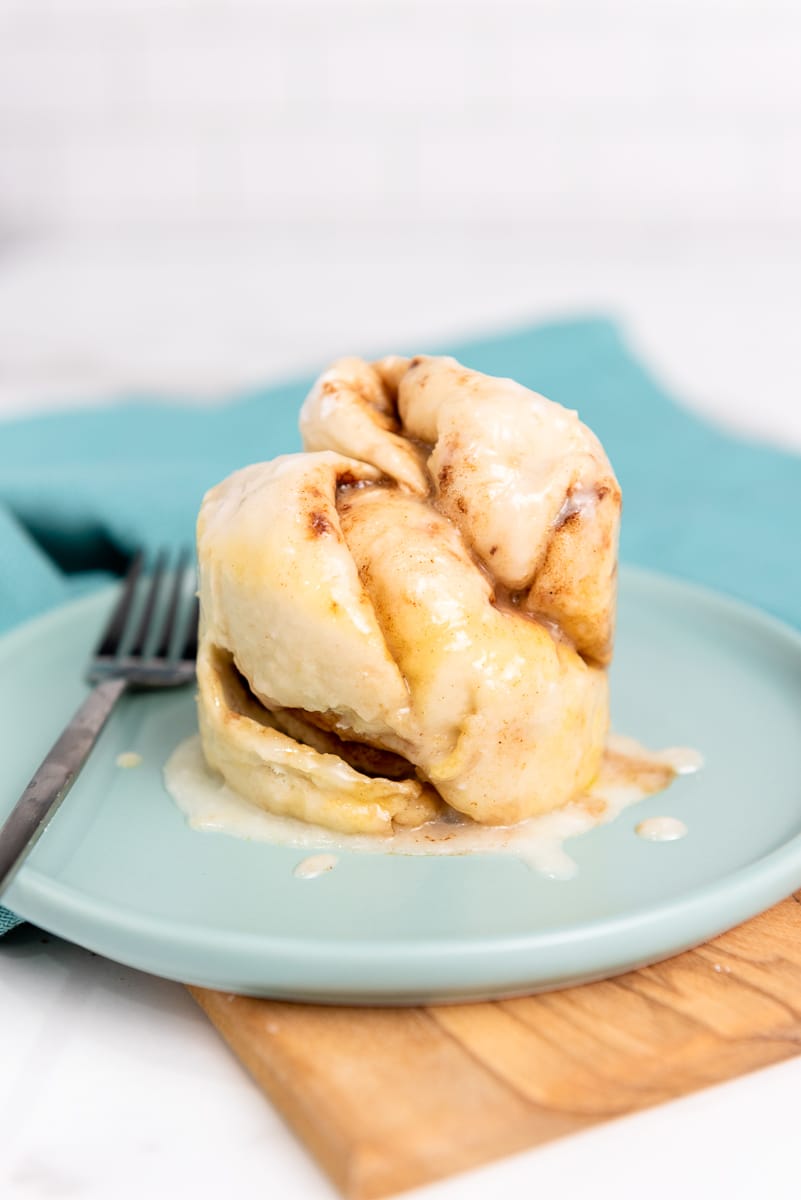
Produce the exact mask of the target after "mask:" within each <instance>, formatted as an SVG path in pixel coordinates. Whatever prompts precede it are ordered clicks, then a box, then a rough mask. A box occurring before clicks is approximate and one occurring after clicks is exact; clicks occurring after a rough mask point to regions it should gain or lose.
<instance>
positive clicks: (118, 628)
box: [95, 550, 144, 658]
mask: <svg viewBox="0 0 801 1200" xmlns="http://www.w3.org/2000/svg"><path fill="white" fill-rule="evenodd" d="M143 562H144V554H143V553H142V551H141V550H137V552H136V554H135V555H134V557H133V559H132V560H131V564H130V566H129V567H128V573H127V575H126V576H125V584H124V586H123V589H122V595H121V596H120V598H119V600H118V601H117V604H116V606H115V608H114V611H113V613H112V614H111V616H110V618H109V622H108V624H107V625H106V628H105V629H104V630H103V634H102V636H101V638H100V644H99V645H98V647H97V649H96V650H95V657H96V658H113V657H114V655H115V654H116V653H117V651H118V650H119V648H120V642H121V641H122V636H123V634H124V632H125V626H126V625H127V624H128V618H129V616H130V612H131V608H132V606H133V598H134V593H135V592H136V584H137V581H138V579H139V576H140V574H141V572H142V563H143Z"/></svg>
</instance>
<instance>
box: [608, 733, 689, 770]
mask: <svg viewBox="0 0 801 1200" xmlns="http://www.w3.org/2000/svg"><path fill="white" fill-rule="evenodd" d="M607 744H608V746H609V748H610V749H613V750H615V751H616V752H617V753H618V754H624V755H627V756H630V757H631V758H641V757H643V756H646V757H647V758H648V759H649V760H650V761H651V762H652V763H663V764H664V765H665V766H666V767H670V769H671V770H672V771H674V772H675V773H676V774H677V775H694V774H695V773H696V771H700V770H701V768H702V767H703V765H704V756H703V754H701V752H700V750H694V749H693V748H692V746H669V747H668V749H667V750H644V749H643V747H642V746H641V745H640V743H639V742H638V741H636V740H635V739H634V738H630V737H625V736H624V735H623V734H620V733H615V734H612V736H611V737H610V738H609V741H608V743H607Z"/></svg>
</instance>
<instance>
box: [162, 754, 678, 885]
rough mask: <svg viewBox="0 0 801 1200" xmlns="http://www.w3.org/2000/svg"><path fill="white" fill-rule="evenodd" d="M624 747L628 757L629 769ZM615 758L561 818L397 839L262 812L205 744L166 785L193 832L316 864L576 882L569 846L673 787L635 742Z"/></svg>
mask: <svg viewBox="0 0 801 1200" xmlns="http://www.w3.org/2000/svg"><path fill="white" fill-rule="evenodd" d="M621 743H622V744H624V745H625V747H626V755H627V756H628V758H627V759H626V761H624V762H623V765H622V766H621V757H622V751H621ZM609 751H610V754H609V755H608V756H607V760H606V762H605V764H604V767H603V768H602V770H601V774H600V776H599V778H598V780H597V781H596V782H595V784H594V785H593V786H592V788H591V789H590V790H589V792H588V793H587V794H586V795H585V796H583V797H581V799H580V800H577V801H575V802H574V803H572V804H568V805H566V806H565V807H564V808H560V809H558V810H556V811H555V812H550V813H547V814H545V815H544V816H540V817H532V818H531V819H529V820H527V821H522V822H520V824H518V825H510V826H491V825H479V824H476V823H475V822H474V821H471V820H469V819H468V818H465V817H462V816H460V814H458V813H455V812H451V813H449V814H448V817H447V818H442V819H440V820H437V821H430V822H428V824H426V825H422V826H419V827H418V828H416V829H398V830H397V831H396V832H395V833H393V834H392V835H391V836H381V835H375V834H341V833H335V832H333V831H332V830H330V829H324V828H322V827H321V826H319V825H310V824H307V823H306V822H303V821H298V820H295V819H294V818H292V817H281V816H276V815H275V814H273V813H269V812H266V811H265V810H263V809H261V808H257V807H256V806H255V805H253V804H251V803H249V802H248V801H247V800H245V799H243V798H242V797H241V796H239V795H237V793H236V792H234V791H232V790H231V789H230V788H229V787H227V786H226V784H225V783H224V782H223V780H222V778H221V777H220V776H219V775H217V774H216V773H215V772H212V771H210V770H209V768H208V767H207V765H206V763H205V760H204V758H203V752H202V749H201V745H200V739H199V738H198V737H191V738H188V739H187V740H186V741H184V742H182V743H181V744H180V745H179V746H178V747H177V749H176V750H175V751H174V752H173V754H172V755H171V757H170V759H169V761H168V762H167V765H166V767H165V771H164V777H165V783H166V786H167V790H168V791H169V793H170V795H171V796H172V797H173V799H174V800H175V802H176V803H177V805H178V807H179V808H180V809H181V811H182V812H183V813H184V814H185V815H186V817H187V820H188V821H189V824H190V825H191V826H192V828H193V829H198V830H205V831H208V832H217V833H227V834H229V835H231V836H233V837H240V838H246V839H252V840H254V841H264V842H271V843H273V844H274V845H283V846H295V847H299V848H304V849H305V848H308V849H309V850H315V851H318V852H321V853H318V854H317V855H315V856H314V859H317V860H319V859H320V858H321V857H323V858H326V859H327V858H328V857H329V856H330V855H329V854H328V853H326V852H330V851H332V850H349V851H355V852H358V853H372V854H407V855H429V854H437V855H457V854H508V855H511V856H513V857H515V858H519V859H522V860H523V861H524V862H526V863H527V864H528V865H529V866H530V867H532V868H533V869H534V870H536V871H539V872H540V873H541V874H543V875H546V876H548V877H549V878H551V879H570V878H572V876H573V875H575V873H576V870H577V868H576V864H575V863H574V861H573V859H572V858H571V857H570V856H569V855H568V854H567V852H566V851H565V849H564V843H565V841H566V840H567V839H568V838H571V837H577V836H578V835H579V834H582V833H586V832H587V831H588V830H590V829H593V828H595V827H596V826H597V825H605V824H607V823H608V822H609V821H613V820H614V819H615V817H617V816H618V815H619V814H620V813H621V812H622V811H623V809H624V808H627V807H628V806H629V805H630V804H634V803H636V801H638V800H641V799H642V798H643V796H645V795H647V794H649V793H652V792H653V791H655V790H658V786H666V784H667V783H668V782H669V781H670V775H669V774H667V773H666V777H665V779H664V781H663V782H662V783H661V785H658V786H657V787H655V786H654V782H653V774H654V770H655V769H656V771H657V773H658V771H659V768H660V767H666V766H667V767H668V768H670V764H669V763H665V762H664V759H663V756H660V755H651V754H649V752H648V751H646V750H644V749H643V748H642V747H641V746H639V745H638V743H636V742H633V741H632V740H631V739H619V738H611V739H610V743H609ZM664 753H667V752H663V754H664ZM614 756H617V760H618V761H617V762H616V763H615V762H614V761H613V758H614ZM623 757H625V756H623ZM677 758H681V755H678V754H677ZM638 774H639V778H638ZM646 777H648V782H647V783H646ZM301 865H303V864H301Z"/></svg>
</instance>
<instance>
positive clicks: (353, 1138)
mask: <svg viewBox="0 0 801 1200" xmlns="http://www.w3.org/2000/svg"><path fill="white" fill-rule="evenodd" d="M190 991H191V992H192V995H193V996H194V997H195V999H196V1000H197V1002H198V1004H200V1006H201V1008H203V1010H204V1011H205V1012H206V1013H207V1014H208V1016H209V1017H210V1019H211V1020H212V1021H213V1022H214V1024H215V1025H216V1027H217V1029H218V1030H219V1031H220V1033H221V1034H222V1036H223V1037H224V1038H225V1040H226V1041H227V1042H228V1045H229V1046H230V1047H231V1049H232V1050H233V1051H234V1053H235V1054H236V1055H237V1057H238V1058H239V1059H240V1060H241V1061H242V1063H243V1064H244V1065H245V1067H247V1069H248V1070H249V1071H250V1073H251V1074H252V1075H253V1077H254V1079H255V1080H256V1082H257V1083H258V1085H259V1086H260V1087H261V1088H262V1089H263V1091H264V1092H265V1093H266V1095H267V1096H268V1097H269V1098H270V1100H271V1101H272V1102H273V1103H274V1104H275V1105H276V1107H277V1108H278V1109H279V1110H280V1112H281V1113H283V1115H284V1117H285V1118H286V1120H287V1121H288V1122H289V1124H290V1125H291V1127H292V1128H293V1129H294V1130H295V1132H296V1133H297V1134H298V1136H299V1137H300V1138H302V1139H303V1141H304V1142H305V1143H306V1145H307V1146H308V1148H309V1150H310V1151H311V1152H312V1153H313V1154H314V1155H315V1157H316V1158H317V1160H318V1162H319V1163H320V1165H321V1166H322V1167H323V1168H324V1170H325V1171H327V1172H328V1174H329V1175H330V1177H331V1179H332V1180H333V1181H334V1183H335V1184H336V1185H337V1187H338V1188H339V1189H340V1190H341V1192H342V1193H343V1194H344V1195H345V1196H347V1197H351V1198H353V1200H373V1198H374V1197H381V1196H389V1195H392V1194H393V1193H396V1192H399V1191H403V1190H404V1189H406V1188H411V1187H415V1186H418V1185H420V1184H423V1183H428V1182H431V1181H432V1180H435V1179H440V1178H442V1177H443V1176H446V1175H450V1174H452V1173H453V1172H456V1171H464V1170H466V1169H468V1168H470V1167H475V1166H478V1165H479V1164H480V1163H484V1162H487V1161H489V1160H490V1159H494V1158H499V1157H501V1156H502V1155H505V1154H511V1153H513V1152H516V1151H520V1150H524V1149H527V1148H529V1147H531V1146H537V1145H539V1144H541V1143H542V1142H547V1141H550V1140H551V1139H552V1138H557V1137H562V1136H563V1135H565V1134H568V1133H573V1132H574V1131H576V1130H580V1129H585V1128H586V1127H587V1126H589V1125H594V1124H596V1123H598V1122H599V1121H605V1120H608V1119H610V1118H612V1117H618V1116H621V1115H622V1114H624V1113H630V1112H635V1111H636V1110H637V1109H641V1108H646V1107H649V1106H650V1105H653V1104H659V1103H661V1102H662V1101H663V1100H669V1099H671V1098H673V1097H676V1096H682V1095H684V1094H685V1093H687V1092H692V1091H695V1090H696V1089H697V1088H702V1087H706V1086H707V1085H709V1084H713V1083H720V1082H721V1081H723V1080H725V1079H731V1078H733V1077H734V1076H736V1075H740V1074H743V1073H744V1072H746V1071H752V1070H754V1069H755V1068H756V1067H762V1066H767V1065H768V1064H770V1063H775V1062H778V1061H780V1060H781V1059H784V1058H788V1057H790V1056H791V1055H794V1054H797V1053H798V1052H799V1049H801V892H798V893H796V894H795V895H794V896H792V897H791V898H790V899H788V900H784V901H783V902H782V903H781V904H779V905H777V906H776V907H775V908H773V909H771V910H770V911H769V912H767V913H765V914H763V915H762V916H760V917H757V918H755V919H754V920H752V921H749V922H748V923H747V924H745V925H741V926H740V927H739V928H738V929H734V930H732V931H731V932H730V933H726V934H724V935H723V936H722V937H719V938H716V939H715V940H714V941H713V942H710V943H709V944H708V945H706V946H702V947H700V948H699V949H697V950H690V951H688V952H687V953H686V954H681V955H678V956H677V957H676V958H672V959H669V960H668V961H666V962H663V963H660V964H658V965H657V966H654V967H645V968H643V969H642V970H640V971H633V972H631V973H630V974H628V975H623V976H620V977H619V978H617V979H612V980H608V981H605V982H602V983H593V984H588V985H586V986H584V987H574V988H568V989H567V990H565V991H561V992H550V993H545V994H543V995H539V996H529V997H526V998H524V999H517V1000H501V1001H497V1002H494V1003H487V1004H464V1005H444V1006H439V1007H431V1008H429V1007H426V1008H405V1009H404V1008H394V1009H388V1008H385V1009H380V1008H374V1009H365V1008H325V1007H317V1006H312V1005H303V1004H287V1003H277V1002H274V1001H270V1000H252V999H249V998H247V997H244V996H232V995H230V994H227V993H224V992H213V991H207V990H205V989H201V988H190Z"/></svg>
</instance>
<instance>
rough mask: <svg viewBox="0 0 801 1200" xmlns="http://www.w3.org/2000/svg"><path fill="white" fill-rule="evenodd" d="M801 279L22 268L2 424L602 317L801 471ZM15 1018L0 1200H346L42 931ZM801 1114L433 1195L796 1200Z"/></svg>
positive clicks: (602, 258)
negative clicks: (790, 450) (348, 358)
mask: <svg viewBox="0 0 801 1200" xmlns="http://www.w3.org/2000/svg"><path fill="white" fill-rule="evenodd" d="M799 257H801V256H800V255H799V248H798V247H797V246H796V247H794V248H790V249H789V250H788V248H787V247H785V246H778V245H775V244H772V243H771V241H770V239H769V238H767V237H766V238H764V239H762V240H761V241H759V240H757V241H752V243H750V244H749V245H748V246H747V247H746V250H744V249H743V245H742V242H741V241H740V240H739V239H737V240H732V241H731V242H727V241H726V239H725V238H723V239H721V240H720V241H718V242H717V243H715V244H712V245H710V244H709V242H708V240H706V239H705V240H704V241H703V242H700V241H699V242H693V241H692V239H690V240H686V239H685V240H684V241H683V242H681V243H680V244H678V245H675V244H670V243H669V239H668V240H667V241H665V240H664V239H662V240H660V241H659V242H658V243H655V242H654V241H653V240H651V241H649V240H648V239H644V240H643V244H642V246H641V247H640V246H638V244H637V240H636V237H635V238H632V237H631V236H630V235H629V236H627V239H626V242H625V247H620V248H616V247H615V245H614V244H609V242H608V241H607V242H606V244H605V245H604V247H603V248H602V249H599V248H598V247H597V246H595V247H592V246H589V245H587V246H585V245H581V244H578V243H577V242H576V239H575V238H572V239H571V240H570V244H564V245H559V243H558V241H557V243H554V242H553V240H552V239H550V240H549V244H548V245H547V246H542V245H537V244H531V245H523V246H521V244H520V243H519V241H515V239H514V238H513V237H511V236H509V237H508V238H505V237H504V236H503V235H500V234H495V235H493V236H492V237H489V236H488V237H487V239H486V240H485V241H484V242H483V243H482V244H480V245H478V246H476V247H474V251H473V253H472V254H471V256H470V259H469V262H468V261H467V259H466V258H465V255H464V252H463V248H461V247H460V245H459V243H458V239H454V240H453V241H452V242H451V243H450V244H449V242H448V239H447V237H445V238H437V239H436V242H431V243H429V244H425V243H421V242H419V241H418V240H416V239H409V240H408V242H406V243H405V244H404V242H403V238H398V239H396V240H394V241H393V242H392V244H391V245H390V246H387V244H381V245H375V246H370V244H369V238H368V239H367V240H365V238H364V237H363V236H360V238H359V240H358V245H357V244H356V243H354V244H353V245H351V244H349V243H348V242H347V240H343V239H341V238H340V239H336V240H334V241H333V242H332V241H327V240H325V239H321V241H320V244H319V245H317V246H312V245H310V244H309V242H308V240H307V241H306V242H305V243H304V244H303V246H299V245H297V244H294V243H293V241H292V239H291V237H281V238H279V237H276V238H275V239H272V240H270V241H266V240H261V241H259V243H258V244H253V243H252V242H247V241H246V240H243V239H241V238H228V239H226V238H221V237H220V238H217V240H216V241H215V242H214V243H213V244H209V243H208V242H206V241H204V242H203V243H202V244H200V243H197V244H195V243H192V242H186V241H184V242H180V243H176V242H175V241H174V240H173V239H166V240H162V241H161V242H159V241H158V239H150V240H147V241H143V242H142V244H141V245H130V244H128V245H126V246H121V245H118V244H116V243H113V242H103V241H98V240H96V239H95V240H92V241H88V242H86V241H84V242H81V241H76V240H73V241H71V242H69V243H65V244H59V243H56V244H47V243H43V244H34V245H30V246H21V247H19V248H17V247H13V246H12V247H11V248H10V249H9V250H8V252H7V253H6V254H5V255H4V256H0V388H1V389H2V392H1V393H0V413H3V414H8V415H11V414H14V413H17V414H18V413H22V412H30V411H36V410H42V409H47V408H53V407H63V406H67V405H74V404H76V403H79V402H80V403H85V402H88V403H110V402H113V401H114V398H115V397H116V396H119V395H122V394H123V393H124V392H126V391H130V390H131V389H136V390H137V391H141V390H143V389H148V390H154V391H159V392H161V393H162V394H164V393H170V394H174V395H192V396H195V397H196V398H197V399H198V400H199V401H200V402H203V403H211V402H213V399H214V397H215V396H216V395H219V394H221V393H222V392H224V391H228V390H230V389H231V388H233V387H236V386H239V385H241V384H245V383H252V382H254V381H256V380H259V381H261V380H266V379H268V378H270V377H275V376H278V375H281V376H284V375H286V374H287V373H288V372H289V371H291V370H293V369H295V368H299V367H308V366H317V365H318V364H319V363H321V362H322V361H323V360H324V359H325V358H326V357H328V356H330V355H332V354H337V353H343V352H345V351H351V350H361V349H368V350H369V349H372V348H376V349H385V350H390V349H391V348H392V345H393V342H397V341H398V340H401V339H402V340H403V341H404V342H406V343H408V342H409V341H411V340H414V339H415V338H419V339H420V340H421V341H425V342H426V343H428V344H432V343H436V342H441V341H442V340H444V339H445V338H447V337H449V336H451V335H455V334H464V333H469V332H471V331H474V330H475V331H484V330H486V329H488V328H493V327H501V326H502V325H503V324H504V323H505V322H510V321H514V322H516V323H519V322H520V321H522V320H526V319H531V318H533V319H536V318H539V317H544V316H546V315H554V314H559V313H565V312H570V311H576V310H579V311H587V310H599V311H605V312H610V313H611V314H612V315H617V316H618V317H619V318H620V319H621V320H622V321H623V323H624V324H625V326H626V328H627V329H628V330H629V332H630V336H631V339H632V342H633V345H634V346H635V348H636V349H637V350H639V352H640V353H641V354H643V355H644V356H645V357H646V358H647V359H648V361H650V362H651V364H652V365H653V366H654V368H655V369H656V370H657V371H658V372H659V373H661V375H662V376H663V377H664V379H665V380H666V382H667V383H668V385H669V386H670V387H671V388H672V390H673V391H674V392H675V393H677V394H678V395H679V396H680V397H681V398H682V399H683V400H684V402H686V403H688V404H690V405H693V406H694V407H697V408H698V409H699V410H701V411H704V412H706V413H707V414H708V415H709V416H711V417H712V418H713V419H716V420H720V421H722V422H724V423H726V424H729V425H731V426H734V427H737V428H740V429H742V430H745V431H747V432H749V433H750V434H752V435H754V436H759V437H765V438H768V439H770V440H773V441H775V442H778V443H781V444H784V445H787V444H791V445H795V446H798V447H801V405H799V404H798V402H797V389H798V356H797V336H798V328H799V320H798V319H799V308H798V292H797V280H798V278H799V269H798V268H799V265H800V264H799ZM387 278H391V279H392V281H393V286H392V287H391V288H389V289H387V288H386V286H383V288H381V285H382V283H383V284H385V282H386V280H387ZM379 288H381V290H380V291H379ZM376 295H380V297H381V303H380V304H376V302H375V296H376ZM0 436H2V431H1V429H0ZM0 1012H2V1021H1V1022H0V1063H2V1071H0V1194H2V1196H3V1197H4V1200H30V1198H35V1200H39V1198H43V1200H44V1198H49V1197H67V1196H69V1197H75V1198H76V1200H108V1198H109V1197H113V1198H114V1200H134V1198H136V1200H141V1197H142V1196H144V1195H153V1196H156V1197H160V1196H167V1195H171V1194H174V1193H178V1192H180V1193H181V1194H187V1195H191V1196H192V1197H193V1200H217V1197H218V1196H220V1195H231V1196H240V1195H247V1194H250V1193H254V1194H266V1195H270V1196H277V1197H296V1196H298V1197H300V1196H302V1197H304V1198H306V1200H317V1198H319V1200H324V1198H329V1197H331V1196H333V1194H334V1193H333V1191H332V1189H331V1187H330V1185H329V1184H328V1183H327V1181H326V1180H325V1179H324V1178H323V1177H322V1175H321V1174H320V1173H319V1172H318V1170H317V1168H316V1167H315V1166H314V1164H313V1163H312V1162H311V1160H310V1159H309V1158H308V1156H307V1155H306V1153H305V1151H304V1150H303V1149H302V1147H301V1146H300V1145H299V1144H298V1143H297V1142H296V1141H295V1139H294V1138H293V1136H292V1135H291V1134H290V1133H289V1132H288V1131H287V1129H286V1128H285V1127H284V1125H283V1123H282V1122H281V1120H280V1119H279V1117H278V1116H277V1115H276V1114H275V1112H274V1111H273V1110H272V1109H271V1107H270V1106H269V1104H267V1102H266V1101H265V1100H264V1098H263V1096H262V1095H261V1093H260V1092H259V1091H258V1090H257V1089H256V1087H255V1086H254V1085H253V1084H252V1083H251V1081H250V1079H249V1078H248V1076H247V1075H246V1074H245V1072H244V1071H243V1070H242V1068H240V1066H239V1064H238V1063H237V1062H236V1060H235V1059H234V1058H233V1057H232V1055H231V1054H230V1053H229V1051H228V1050H227V1049H226V1047H225V1046H224V1044H223V1043H222V1041H221V1040H220V1039H219V1037H218V1035H217V1034H216V1032H215V1031H214V1030H213V1028H212V1027H211V1026H210V1025H209V1024H208V1022H207V1021H206V1019H205V1018H204V1017H203V1016H202V1014H201V1013H200V1011H199V1010H198V1009H197V1008H196V1007H195V1005H194V1003H193V1002H192V1000H191V999H190V998H189V996H188V994H187V993H186V992H185V991H184V989H183V988H181V987H180V986H178V985H176V984H172V983H168V982H165V981H163V980H159V979H155V978H152V977H150V976H146V975H143V974H141V973H138V972H136V971H132V970H129V969H127V968H125V967H122V966H119V965H117V964H115V963H113V962H109V961H106V960H103V959H100V958H98V957H96V956H94V955H92V954H89V953H87V952H86V951H84V950H81V949H79V948H77V947H74V946H71V945H68V944H66V943H64V942H61V941H59V940H57V939H54V938H51V937H49V936H47V935H45V934H42V933H41V932H40V931H38V930H35V929H31V928H26V929H22V930H18V931H16V932H15V933H14V934H13V935H12V936H11V937H10V938H9V939H8V941H7V942H6V943H5V944H4V945H3V946H2V948H1V949H0ZM800 1090H801V1060H796V1061H791V1062H788V1063H785V1064H782V1065H780V1066H777V1067H773V1068H770V1069H768V1070H763V1071H759V1072H757V1073H755V1074H753V1075H751V1076H749V1077H747V1078H743V1079H740V1080H737V1081H735V1082H732V1083H729V1084H726V1085H723V1086H720V1087H716V1088H712V1089H708V1090H706V1091H703V1092H700V1093H698V1094H697V1095H694V1096H691V1097H689V1098H687V1099H684V1100H681V1101H677V1102H674V1103H671V1104H666V1105H662V1106H660V1107H659V1108H657V1109H654V1110H652V1111H650V1112H647V1113H643V1114H640V1115H638V1116H634V1117H629V1118H626V1119H623V1120H618V1121H615V1122H612V1123H610V1124H607V1125H604V1126H601V1127H599V1128H596V1129H594V1130H593V1131H591V1132H589V1133H585V1134H582V1135H580V1136H576V1137H573V1138H569V1139H567V1140H565V1141H562V1142H558V1143H554V1144H552V1145H550V1146H547V1147H545V1148H543V1149H538V1150H536V1151H532V1152H530V1153H526V1154H522V1155H519V1156H517V1157H515V1158H511V1159H507V1160H505V1161H503V1162H501V1163H498V1164H495V1165H492V1166H489V1167H487V1168H484V1169H482V1170H478V1171H474V1172H471V1173H469V1174H467V1175H464V1176H461V1177H458V1178H454V1179H451V1180H448V1181H446V1182H443V1183H441V1184H438V1185H435V1186H432V1187H430V1188H427V1189H423V1190H421V1191H420V1192H418V1193H416V1195H419V1196H421V1197H422V1196H426V1197H431V1200H435V1198H436V1200H468V1198H472V1197H484V1196H486V1195H488V1194H495V1193H498V1194H500V1193H502V1194H503V1195H504V1196H505V1197H507V1200H523V1198H524V1197H525V1198H526V1200H528V1198H529V1197H530V1196H533V1195H543V1194H544V1195H553V1194H557V1195H566V1196H579V1195H591V1196H593V1197H596V1198H598V1200H600V1198H602V1197H610V1198H611V1197H613V1196H614V1197H615V1200H635V1197H636V1198H637V1200H640V1197H641V1196H642V1195H643V1194H644V1193H647V1195H648V1197H649V1200H668V1197H670V1200H674V1197H675V1196H676V1195H677V1194H683V1195H689V1196H699V1197H700V1196H702V1195H703V1196H706V1195H721V1194H727V1195H730V1196H735V1197H739V1196H751V1195H753V1194H755V1193H757V1192H758V1193H762V1194H765V1195H767V1196H770V1197H771V1200H784V1198H785V1197H786V1198H787V1200H789V1198H790V1197H796V1196H797V1195H798V1193H799V1182H798V1179H799V1164H798V1152H797V1119H796V1104H797V1097H798V1094H799V1091H800Z"/></svg>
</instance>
